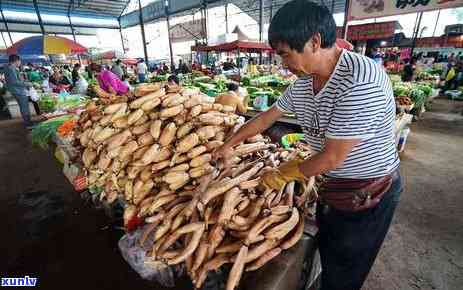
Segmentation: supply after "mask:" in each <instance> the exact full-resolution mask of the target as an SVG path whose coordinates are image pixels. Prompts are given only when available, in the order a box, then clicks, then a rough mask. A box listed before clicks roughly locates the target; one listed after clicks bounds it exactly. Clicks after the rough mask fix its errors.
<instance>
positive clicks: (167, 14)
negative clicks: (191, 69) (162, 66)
mask: <svg viewBox="0 0 463 290" xmlns="http://www.w3.org/2000/svg"><path fill="white" fill-rule="evenodd" d="M169 4H170V1H169V0H166V2H165V7H164V8H165V13H166V22H167V36H168V39H169V55H170V68H171V69H173V68H174V53H173V50H172V39H171V37H170V12H169Z"/></svg>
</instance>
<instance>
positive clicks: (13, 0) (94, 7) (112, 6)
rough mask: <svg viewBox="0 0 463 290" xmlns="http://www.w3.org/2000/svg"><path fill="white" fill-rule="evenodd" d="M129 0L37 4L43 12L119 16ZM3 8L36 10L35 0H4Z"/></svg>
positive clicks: (59, 0) (45, 0) (43, 1)
mask: <svg viewBox="0 0 463 290" xmlns="http://www.w3.org/2000/svg"><path fill="white" fill-rule="evenodd" d="M128 2H129V0H37V6H38V9H39V10H40V11H43V12H55V13H58V14H67V13H68V11H71V12H73V13H77V14H87V15H89V16H92V15H93V16H112V17H119V16H120V15H121V14H122V12H123V11H124V9H125V7H126V6H127V4H128ZM1 3H2V8H3V9H10V8H11V9H15V10H31V9H32V10H35V7H34V1H33V0H3V1H1Z"/></svg>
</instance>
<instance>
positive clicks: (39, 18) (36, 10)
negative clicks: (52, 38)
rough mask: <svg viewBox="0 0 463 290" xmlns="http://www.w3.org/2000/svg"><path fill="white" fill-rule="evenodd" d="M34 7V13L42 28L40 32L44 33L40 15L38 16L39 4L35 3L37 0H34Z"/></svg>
mask: <svg viewBox="0 0 463 290" xmlns="http://www.w3.org/2000/svg"><path fill="white" fill-rule="evenodd" d="M34 8H35V13H36V14H37V18H38V20H39V25H40V30H42V34H43V35H45V28H44V27H43V23H42V16H40V10H39V6H38V5H37V0H34Z"/></svg>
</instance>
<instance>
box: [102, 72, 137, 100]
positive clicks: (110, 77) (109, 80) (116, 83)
mask: <svg viewBox="0 0 463 290" xmlns="http://www.w3.org/2000/svg"><path fill="white" fill-rule="evenodd" d="M98 83H99V84H100V87H101V88H102V89H103V90H105V91H106V92H108V93H109V86H111V87H112V88H113V90H114V91H115V92H116V94H118V95H124V94H126V93H127V92H128V91H129V87H128V86H127V85H126V84H124V82H122V81H121V80H120V79H119V78H118V77H117V75H115V74H113V73H112V72H110V71H109V70H103V71H102V72H101V73H100V74H99V75H98Z"/></svg>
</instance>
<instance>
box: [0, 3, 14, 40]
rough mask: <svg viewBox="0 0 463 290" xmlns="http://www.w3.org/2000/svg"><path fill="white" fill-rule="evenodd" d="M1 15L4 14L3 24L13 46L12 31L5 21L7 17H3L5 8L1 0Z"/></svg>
mask: <svg viewBox="0 0 463 290" xmlns="http://www.w3.org/2000/svg"><path fill="white" fill-rule="evenodd" d="M0 13H1V14H2V20H3V24H5V28H6V32H7V33H8V37H9V38H10V42H11V44H13V38H11V33H10V29H9V28H8V23H7V22H6V20H5V15H3V8H2V1H1V0H0Z"/></svg>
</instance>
